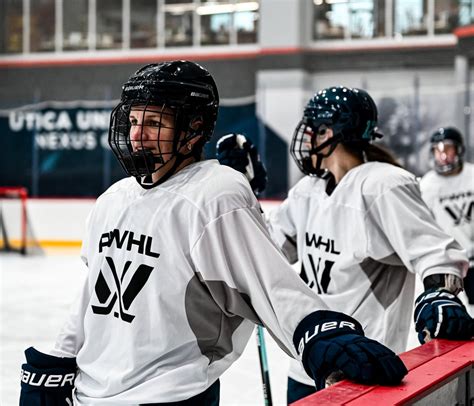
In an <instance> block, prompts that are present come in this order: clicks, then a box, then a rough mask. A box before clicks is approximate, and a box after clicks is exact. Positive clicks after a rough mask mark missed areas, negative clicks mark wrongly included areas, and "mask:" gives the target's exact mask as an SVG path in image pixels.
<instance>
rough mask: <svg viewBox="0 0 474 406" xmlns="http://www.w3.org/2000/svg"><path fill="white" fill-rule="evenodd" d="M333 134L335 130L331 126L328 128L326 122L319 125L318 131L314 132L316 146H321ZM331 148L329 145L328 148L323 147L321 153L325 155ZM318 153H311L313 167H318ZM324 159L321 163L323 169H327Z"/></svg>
mask: <svg viewBox="0 0 474 406" xmlns="http://www.w3.org/2000/svg"><path fill="white" fill-rule="evenodd" d="M332 135H333V132H332V130H331V129H330V128H328V127H327V126H325V125H324V124H323V125H321V126H319V128H318V129H317V131H315V133H314V140H313V142H314V147H315V148H316V147H319V146H320V145H321V144H323V143H324V142H326V141H327V140H328V139H329V138H331V137H332ZM329 148H330V146H327V147H326V148H323V149H322V150H321V151H320V152H319V153H320V154H322V155H325V154H326V153H328V152H329ZM316 159H317V157H316V154H313V155H311V160H312V162H313V167H315V168H316ZM324 161H325V160H324V159H323V161H322V163H321V168H322V169H325V166H324Z"/></svg>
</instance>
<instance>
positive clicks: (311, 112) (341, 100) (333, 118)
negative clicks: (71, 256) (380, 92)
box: [291, 86, 381, 177]
mask: <svg viewBox="0 0 474 406" xmlns="http://www.w3.org/2000/svg"><path fill="white" fill-rule="evenodd" d="M376 125H377V107H376V105H375V103H374V101H373V100H372V98H371V97H370V95H369V94H368V93H367V92H365V91H364V90H361V89H351V88H347V87H343V86H337V87H330V88H327V89H323V90H321V91H319V92H318V93H316V94H315V95H314V96H313V97H312V98H311V99H310V100H309V102H308V103H307V105H306V107H305V110H304V115H303V119H302V120H301V121H300V123H299V124H298V126H297V128H296V130H295V132H294V135H293V140H292V144H291V155H292V157H293V159H294V160H295V162H296V164H297V166H298V167H299V169H300V170H301V171H302V172H303V173H305V174H306V175H316V176H319V177H321V176H324V174H325V173H326V171H325V170H322V169H321V166H322V161H323V159H324V158H327V157H328V156H330V155H331V154H332V153H333V152H334V150H335V149H336V147H337V145H338V143H343V144H352V145H354V146H361V147H363V145H364V144H365V143H368V142H371V141H372V140H374V139H375V138H379V137H381V135H380V134H377V133H376V132H375V130H376ZM325 128H330V129H331V130H332V131H333V134H334V135H333V137H331V138H329V139H328V140H327V141H325V142H323V143H321V144H320V145H316V142H315V140H316V136H317V133H320V132H321V130H324V129H325ZM309 134H312V135H313V136H312V138H311V137H309ZM310 138H311V140H310ZM327 147H329V149H328V150H327V151H326V152H325V153H323V152H322V151H323V150H324V149H326V148H327ZM312 155H313V156H314V155H315V157H316V158H315V164H314V165H313V159H312V158H311V156H312Z"/></svg>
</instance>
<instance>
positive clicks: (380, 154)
mask: <svg viewBox="0 0 474 406" xmlns="http://www.w3.org/2000/svg"><path fill="white" fill-rule="evenodd" d="M343 145H344V147H345V148H346V149H347V151H349V152H350V153H351V154H353V155H355V156H357V157H358V158H359V159H360V160H361V161H362V162H385V163H387V164H390V165H394V166H397V167H399V168H403V166H402V165H401V164H400V162H398V161H397V159H396V158H395V156H394V155H393V154H392V153H391V152H390V151H389V150H388V149H387V148H386V147H384V146H382V145H380V144H370V143H368V142H357V143H355V142H353V143H345V144H343Z"/></svg>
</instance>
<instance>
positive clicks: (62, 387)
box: [20, 347, 77, 406]
mask: <svg viewBox="0 0 474 406" xmlns="http://www.w3.org/2000/svg"><path fill="white" fill-rule="evenodd" d="M25 356H26V364H23V365H22V366H21V393H20V406H72V404H73V403H72V390H73V389H74V379H75V378H76V369H77V366H76V359H75V358H59V357H55V356H53V355H48V354H43V353H42V352H39V351H38V350H36V349H34V348H33V347H30V348H28V349H27V350H26V351H25Z"/></svg>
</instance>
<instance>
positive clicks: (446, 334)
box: [414, 288, 474, 344]
mask: <svg viewBox="0 0 474 406" xmlns="http://www.w3.org/2000/svg"><path fill="white" fill-rule="evenodd" d="M414 318H415V329H416V332H417V333H418V340H419V341H420V343H421V344H424V343H427V342H428V341H430V340H432V339H433V338H447V339H451V340H470V339H471V338H472V337H473V336H474V320H473V318H472V317H471V316H469V314H468V313H467V311H466V308H465V307H464V305H463V304H462V302H461V301H460V300H459V299H458V298H457V297H456V296H455V295H453V294H452V293H451V292H449V291H448V290H446V289H439V288H431V289H428V290H427V291H425V292H423V293H422V294H421V295H420V296H418V298H417V299H416V301H415V314H414Z"/></svg>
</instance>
